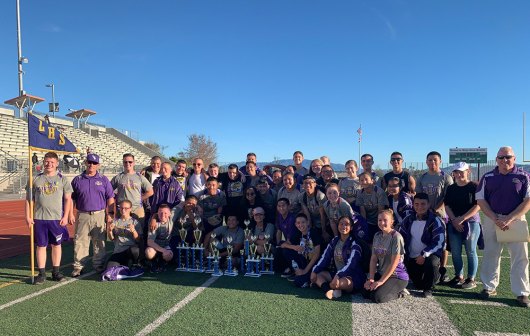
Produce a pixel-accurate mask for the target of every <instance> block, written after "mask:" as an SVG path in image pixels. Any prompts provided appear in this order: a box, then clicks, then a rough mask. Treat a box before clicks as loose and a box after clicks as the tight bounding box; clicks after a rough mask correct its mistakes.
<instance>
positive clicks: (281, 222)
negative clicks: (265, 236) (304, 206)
mask: <svg viewBox="0 0 530 336" xmlns="http://www.w3.org/2000/svg"><path fill="white" fill-rule="evenodd" d="M294 222H295V217H294V215H293V214H292V213H288V214H287V217H286V218H285V219H284V218H283V217H282V215H280V214H278V217H276V229H277V230H280V231H281V232H282V233H283V235H284V236H285V239H287V240H290V239H291V237H293V233H294V232H295V231H298V230H297V229H296V226H294ZM278 243H279V242H278Z"/></svg>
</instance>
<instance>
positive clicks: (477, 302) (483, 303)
mask: <svg viewBox="0 0 530 336" xmlns="http://www.w3.org/2000/svg"><path fill="white" fill-rule="evenodd" d="M449 303H453V304H469V305H477V306H493V307H509V306H508V305H507V304H505V303H502V302H495V301H481V300H449Z"/></svg>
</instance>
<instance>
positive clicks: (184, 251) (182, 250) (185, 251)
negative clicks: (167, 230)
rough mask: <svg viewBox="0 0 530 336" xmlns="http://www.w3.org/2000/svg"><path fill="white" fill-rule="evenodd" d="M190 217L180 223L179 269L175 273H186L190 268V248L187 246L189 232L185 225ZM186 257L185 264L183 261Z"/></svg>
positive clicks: (182, 219)
mask: <svg viewBox="0 0 530 336" xmlns="http://www.w3.org/2000/svg"><path fill="white" fill-rule="evenodd" d="M187 218H188V216H187V215H186V217H184V218H181V219H179V222H180V229H179V235H180V244H179V245H177V268H176V269H175V271H186V270H187V269H188V267H189V253H190V252H189V247H188V246H187V244H186V235H187V233H188V231H187V230H186V229H185V228H184V223H185V222H186V220H187ZM183 257H184V262H182V259H183Z"/></svg>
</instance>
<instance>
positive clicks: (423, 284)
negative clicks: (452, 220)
mask: <svg viewBox="0 0 530 336" xmlns="http://www.w3.org/2000/svg"><path fill="white" fill-rule="evenodd" d="M399 233H400V234H401V235H402V236H403V240H404V241H405V266H406V267H407V271H408V273H409V275H410V278H411V280H412V282H413V283H414V286H415V287H416V289H420V290H423V296H424V297H431V296H432V290H433V288H434V285H435V284H436V283H437V282H438V280H439V279H440V259H441V258H442V253H443V250H444V241H445V226H444V224H443V223H442V220H441V219H440V217H438V216H437V215H436V214H435V213H434V212H433V211H432V210H429V196H428V195H427V194H426V193H418V194H416V196H415V197H414V212H413V213H412V214H410V215H408V216H407V217H406V218H405V219H404V220H403V222H402V223H401V227H400V228H399Z"/></svg>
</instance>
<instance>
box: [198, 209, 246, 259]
mask: <svg viewBox="0 0 530 336" xmlns="http://www.w3.org/2000/svg"><path fill="white" fill-rule="evenodd" d="M212 233H215V240H213V239H212ZM229 236H230V237H231V238H232V241H231V243H230V244H231V245H232V247H233V250H232V257H234V260H233V261H232V262H233V265H239V263H238V260H239V259H238V258H239V255H240V253H239V251H240V250H241V249H242V248H243V241H244V239H245V234H244V232H243V229H242V228H240V227H239V223H238V220H237V216H236V215H234V214H228V215H227V216H226V226H219V227H216V228H215V229H213V231H212V232H210V233H208V234H207V235H206V237H205V238H204V247H205V249H206V251H205V252H206V253H208V252H207V251H209V252H212V253H213V252H214V251H213V250H214V249H213V247H215V249H217V250H219V256H220V257H226V256H227V255H228V252H227V249H226V247H227V246H228V240H227V239H226V238H227V237H229ZM212 243H213V246H212Z"/></svg>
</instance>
